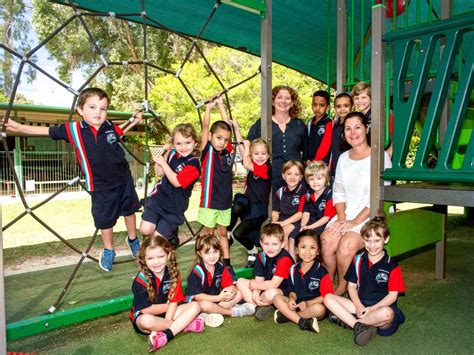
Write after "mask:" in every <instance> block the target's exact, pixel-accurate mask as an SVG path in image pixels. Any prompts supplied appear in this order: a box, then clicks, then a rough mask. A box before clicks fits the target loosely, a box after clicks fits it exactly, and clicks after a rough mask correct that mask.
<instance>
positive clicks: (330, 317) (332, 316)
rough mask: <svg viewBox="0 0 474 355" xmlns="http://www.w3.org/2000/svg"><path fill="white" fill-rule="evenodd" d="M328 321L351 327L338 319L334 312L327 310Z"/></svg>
mask: <svg viewBox="0 0 474 355" xmlns="http://www.w3.org/2000/svg"><path fill="white" fill-rule="evenodd" d="M328 321H329V323H332V324H335V325H337V326H339V327H342V328H345V329H351V327H349V326H348V325H347V324H346V323H344V322H343V321H342V320H340V319H339V318H338V317H337V316H336V315H335V314H334V313H332V312H329V311H328Z"/></svg>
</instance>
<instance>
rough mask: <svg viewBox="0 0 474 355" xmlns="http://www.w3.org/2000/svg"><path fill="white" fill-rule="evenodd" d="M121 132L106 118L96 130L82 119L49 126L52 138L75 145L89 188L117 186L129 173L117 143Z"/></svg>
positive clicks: (122, 151)
mask: <svg viewBox="0 0 474 355" xmlns="http://www.w3.org/2000/svg"><path fill="white" fill-rule="evenodd" d="M122 135H123V131H122V130H121V129H120V127H118V126H116V125H115V124H113V123H112V122H111V121H108V120H106V121H105V122H104V123H103V124H102V126H100V128H99V130H96V129H95V127H94V126H90V125H88V124H87V123H86V122H85V121H80V122H68V123H65V124H62V125H60V126H55V127H50V128H49V136H50V137H51V138H52V139H54V140H64V141H66V142H68V143H70V144H72V145H73V146H74V148H75V150H76V156H77V162H78V164H79V167H80V168H81V170H82V172H83V174H84V176H85V180H86V188H87V190H88V191H90V192H92V191H101V190H107V189H112V188H115V187H118V186H120V185H121V184H122V183H124V182H125V181H126V180H127V178H129V177H130V176H131V173H130V168H129V165H128V162H127V160H126V159H125V152H124V150H123V149H122V147H120V145H119V138H120V137H121V136H122Z"/></svg>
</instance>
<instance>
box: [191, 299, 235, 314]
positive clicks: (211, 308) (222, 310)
mask: <svg viewBox="0 0 474 355" xmlns="http://www.w3.org/2000/svg"><path fill="white" fill-rule="evenodd" d="M199 305H200V306H201V311H203V312H205V313H219V314H222V315H224V316H231V315H232V310H231V309H230V308H227V307H222V306H221V305H220V304H217V303H214V302H211V301H200V302H199Z"/></svg>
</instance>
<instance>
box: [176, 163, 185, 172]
mask: <svg viewBox="0 0 474 355" xmlns="http://www.w3.org/2000/svg"><path fill="white" fill-rule="evenodd" d="M185 166H186V164H185V163H181V164H179V165H178V166H177V167H176V169H174V171H175V173H179V172H180V171H181V170H183V169H184V167H185Z"/></svg>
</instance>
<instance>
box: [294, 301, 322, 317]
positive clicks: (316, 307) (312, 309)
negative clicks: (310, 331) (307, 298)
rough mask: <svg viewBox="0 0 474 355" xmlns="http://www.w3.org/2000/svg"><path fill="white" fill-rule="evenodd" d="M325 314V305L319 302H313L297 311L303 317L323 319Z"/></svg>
mask: <svg viewBox="0 0 474 355" xmlns="http://www.w3.org/2000/svg"><path fill="white" fill-rule="evenodd" d="M325 314H326V307H324V305H323V304H321V303H315V304H312V305H311V306H309V307H307V308H306V309H305V310H304V311H301V312H298V315H299V316H300V317H303V318H318V320H320V319H323V317H324V316H325Z"/></svg>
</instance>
